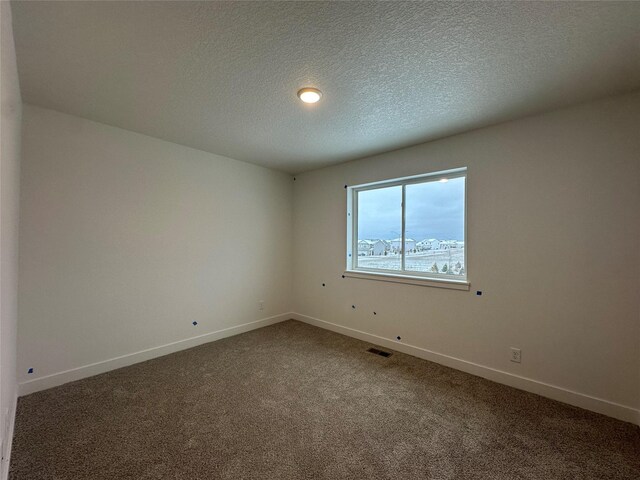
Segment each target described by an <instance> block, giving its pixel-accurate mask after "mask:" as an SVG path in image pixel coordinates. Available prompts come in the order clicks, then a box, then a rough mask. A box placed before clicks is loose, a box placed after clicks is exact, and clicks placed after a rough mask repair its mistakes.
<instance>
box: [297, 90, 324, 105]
mask: <svg viewBox="0 0 640 480" xmlns="http://www.w3.org/2000/svg"><path fill="white" fill-rule="evenodd" d="M298 98H299V99H300V100H302V101H303V102H304V103H316V102H318V101H319V100H320V99H321V98H322V92H321V91H320V90H318V89H317V88H311V87H307V88H302V89H300V90H298Z"/></svg>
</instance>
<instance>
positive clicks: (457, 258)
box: [358, 248, 466, 274]
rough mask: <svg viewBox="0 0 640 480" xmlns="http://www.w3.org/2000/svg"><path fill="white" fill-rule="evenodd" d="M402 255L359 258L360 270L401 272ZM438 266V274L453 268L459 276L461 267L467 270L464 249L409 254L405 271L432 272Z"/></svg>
mask: <svg viewBox="0 0 640 480" xmlns="http://www.w3.org/2000/svg"><path fill="white" fill-rule="evenodd" d="M400 262H401V259H400V255H399V254H395V255H393V254H390V255H380V256H370V257H358V267H360V268H380V269H383V270H400ZM434 263H435V264H436V265H437V266H438V272H439V273H444V272H443V268H444V267H445V265H446V266H447V268H446V270H449V269H450V268H453V271H454V274H459V272H460V267H462V268H465V269H466V267H465V264H464V248H459V249H451V250H433V251H427V252H419V253H408V254H407V256H406V258H405V264H406V265H405V269H406V270H411V271H414V272H431V271H433V270H432V268H433V264H434Z"/></svg>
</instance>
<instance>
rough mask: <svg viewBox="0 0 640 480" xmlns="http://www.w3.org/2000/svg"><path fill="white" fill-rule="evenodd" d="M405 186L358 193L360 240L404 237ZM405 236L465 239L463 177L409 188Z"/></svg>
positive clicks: (417, 238)
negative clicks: (403, 191) (403, 209)
mask: <svg viewBox="0 0 640 480" xmlns="http://www.w3.org/2000/svg"><path fill="white" fill-rule="evenodd" d="M401 203H402V187H400V186H398V187H388V188H380V189H376V190H366V191H364V192H360V193H359V194H358V239H359V240H362V239H375V238H381V239H386V240H391V239H393V238H398V237H400V236H401V235H402V208H401ZM406 222H407V224H406V235H407V238H412V239H414V240H416V241H421V240H424V239H425V238H437V239H439V240H460V241H463V240H464V178H462V177H461V178H454V179H451V180H449V181H448V182H446V183H442V182H438V181H435V182H428V183H420V184H416V185H407V218H406Z"/></svg>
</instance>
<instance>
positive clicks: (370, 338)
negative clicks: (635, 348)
mask: <svg viewBox="0 0 640 480" xmlns="http://www.w3.org/2000/svg"><path fill="white" fill-rule="evenodd" d="M291 317H292V318H293V319H295V320H299V321H301V322H304V323H308V324H310V325H314V326H316V327H320V328H324V329H326V330H331V331H333V332H336V333H341V334H343V335H346V336H348V337H353V338H357V339H359V340H363V341H365V342H369V343H373V344H375V345H380V346H383V347H387V348H390V349H393V350H396V351H398V352H402V353H406V354H408V355H412V356H414V357H418V358H422V359H424V360H429V361H431V362H434V363H439V364H440V365H445V366H447V367H451V368H455V369H456V370H461V371H463V372H467V373H470V374H472V375H476V376H478V377H483V378H486V379H488V380H491V381H494V382H497V383H501V384H503V385H508V386H510V387H514V388H517V389H520V390H525V391H527V392H531V393H535V394H537V395H541V396H543V397H547V398H551V399H553V400H558V401H559V402H563V403H568V404H569V405H574V406H576V407H580V408H584V409H586V410H591V411H593V412H597V413H601V414H603V415H607V416H609V417H613V418H617V419H619V420H623V421H625V422H630V423H634V424H636V425H640V410H638V409H636V408H633V407H629V406H626V405H621V404H619V403H615V402H610V401H608V400H604V399H602V398H597V397H592V396H591V395H587V394H584V393H579V392H574V391H572V390H568V389H566V388H562V387H558V386H556V385H550V384H548V383H544V382H540V381H537V380H532V379H530V378H526V377H521V376H519V375H514V374H513V373H509V372H505V371H503V370H497V369H495V368H491V367H486V366H484V365H479V364H477V363H473V362H469V361H467V360H462V359H460V358H455V357H451V356H449V355H444V354H442V353H437V352H433V351H430V350H427V349H424V348H420V347H415V346H413V345H407V344H406V343H401V342H397V341H395V340H390V339H388V338H384V337H380V336H378V335H374V334H371V333H367V332H363V331H360V330H356V329H353V328H349V327H344V326H342V325H337V324H335V323H331V322H327V321H325V320H320V319H318V318H314V317H309V316H307V315H302V314H299V313H293V314H291Z"/></svg>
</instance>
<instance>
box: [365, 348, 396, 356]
mask: <svg viewBox="0 0 640 480" xmlns="http://www.w3.org/2000/svg"><path fill="white" fill-rule="evenodd" d="M367 352H369V353H375V354H376V355H380V356H381V357H390V356H391V352H385V351H384V350H378V349H377V348H370V349H369V350H367Z"/></svg>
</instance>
